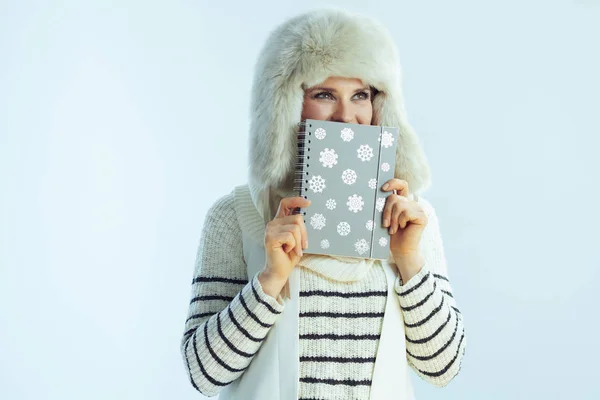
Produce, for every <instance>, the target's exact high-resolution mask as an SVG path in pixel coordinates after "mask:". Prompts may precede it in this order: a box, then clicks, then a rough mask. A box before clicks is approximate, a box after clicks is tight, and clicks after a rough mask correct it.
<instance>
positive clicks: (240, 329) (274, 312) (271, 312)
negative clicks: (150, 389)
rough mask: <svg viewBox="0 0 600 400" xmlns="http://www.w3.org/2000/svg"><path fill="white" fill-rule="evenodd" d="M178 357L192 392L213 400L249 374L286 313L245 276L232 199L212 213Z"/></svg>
mask: <svg viewBox="0 0 600 400" xmlns="http://www.w3.org/2000/svg"><path fill="white" fill-rule="evenodd" d="M190 297H191V300H190V303H189V308H188V314H187V319H186V321H185V327H184V333H183V337H182V339H181V343H180V351H181V354H182V356H183V362H184V365H185V367H186V370H187V373H188V377H189V380H190V383H191V384H192V386H193V387H194V388H195V389H196V390H197V391H199V392H200V393H202V394H203V395H205V396H215V395H216V394H218V393H219V392H220V391H221V390H222V389H223V387H225V386H227V385H228V384H230V383H231V382H233V381H234V380H235V379H237V378H238V377H239V376H240V375H242V374H243V372H244V371H245V370H246V368H247V367H248V365H250V362H251V361H252V358H253V357H254V355H255V354H256V352H257V351H258V350H259V348H260V346H261V344H262V342H263V340H264V339H265V337H266V336H267V334H268V332H269V330H270V328H271V326H273V324H274V323H275V322H276V321H277V318H278V316H279V315H280V314H281V312H282V311H283V308H284V305H283V304H282V303H283V302H282V300H281V297H279V298H278V299H275V298H273V297H271V296H270V295H267V294H266V293H264V291H263V289H262V287H261V285H260V282H259V281H258V274H257V275H255V276H252V277H248V276H247V268H246V264H245V261H244V258H243V253H242V233H241V230H240V227H239V224H238V220H237V217H236V212H235V208H234V199H233V194H232V193H230V194H229V195H226V196H224V197H222V198H220V199H219V200H217V202H215V204H213V206H212V207H211V208H210V209H209V210H208V212H207V215H206V219H205V222H204V226H203V229H202V234H201V238H200V243H199V246H198V249H197V253H196V261H195V267H194V276H193V281H192V287H191V295H190Z"/></svg>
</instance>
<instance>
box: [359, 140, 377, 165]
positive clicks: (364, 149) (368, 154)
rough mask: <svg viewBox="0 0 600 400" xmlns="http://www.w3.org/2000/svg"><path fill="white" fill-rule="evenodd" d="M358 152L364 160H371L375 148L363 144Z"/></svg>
mask: <svg viewBox="0 0 600 400" xmlns="http://www.w3.org/2000/svg"><path fill="white" fill-rule="evenodd" d="M356 153H357V154H358V158H360V160H361V161H362V162H365V161H370V160H371V158H373V148H372V147H371V146H369V145H368V144H361V145H360V147H359V148H358V150H356Z"/></svg>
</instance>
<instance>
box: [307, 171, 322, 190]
mask: <svg viewBox="0 0 600 400" xmlns="http://www.w3.org/2000/svg"><path fill="white" fill-rule="evenodd" d="M308 186H309V187H310V190H312V191H313V192H315V193H321V192H322V191H323V189H325V179H323V178H322V177H321V175H315V176H313V177H312V178H310V181H308Z"/></svg>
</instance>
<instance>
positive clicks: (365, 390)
mask: <svg viewBox="0 0 600 400" xmlns="http://www.w3.org/2000/svg"><path fill="white" fill-rule="evenodd" d="M428 208H429V211H430V212H429V224H428V225H431V226H432V227H433V228H435V229H436V230H437V231H438V232H439V228H438V226H437V219H436V217H435V213H434V211H433V208H432V207H430V206H429V207H428ZM426 211H427V210H426ZM241 235H242V233H241V230H240V227H239V225H238V220H237V218H236V212H235V209H234V203H233V195H232V194H229V195H226V196H224V197H222V198H221V199H219V200H218V201H217V202H216V203H215V204H214V205H213V206H212V207H211V209H210V210H209V211H208V213H207V216H206V221H205V223H204V228H203V230H202V234H201V239H200V244H199V246H198V251H197V254H196V264H195V270H194V277H193V282H192V288H191V301H190V305H189V310H188V316H187V319H186V322H185V330H184V334H183V337H182V340H181V352H182V356H183V360H184V363H185V366H186V368H187V371H188V377H189V380H190V382H191V384H192V385H193V386H194V388H195V389H196V390H198V391H199V392H200V393H202V394H204V395H206V396H214V395H216V394H218V393H219V391H220V390H221V389H222V388H223V387H224V386H226V385H227V384H229V383H230V382H232V381H234V380H235V379H236V378H237V377H239V376H240V375H241V374H242V373H243V372H244V370H245V369H246V368H247V367H248V365H249V364H250V362H251V361H252V357H253V356H254V354H255V353H256V352H257V351H258V350H259V349H260V345H261V343H262V341H263V340H264V338H265V337H266V335H267V334H268V332H269V329H270V327H271V326H273V324H275V323H276V322H277V318H278V316H279V314H281V312H282V311H283V308H284V305H283V302H282V301H281V298H278V299H275V298H273V297H271V296H269V295H267V294H266V293H264V291H263V290H262V287H261V285H260V282H259V281H258V276H257V275H255V276H252V277H248V276H247V271H246V265H245V263H244V260H243V257H242V239H241ZM440 246H441V241H440ZM439 252H440V254H438V256H440V255H441V257H443V252H442V249H441V248H440V249H439ZM424 256H425V259H426V260H428V258H427V256H426V255H424ZM437 264H439V263H431V262H429V263H428V262H426V265H425V266H424V267H423V268H422V269H421V271H420V272H419V273H418V274H416V275H415V276H413V277H412V278H411V279H410V280H409V281H408V282H406V283H404V284H403V282H401V280H400V279H397V280H396V282H395V289H396V292H397V295H398V297H397V301H399V302H400V305H401V308H402V310H403V314H404V320H405V327H406V337H405V338H401V340H403V339H405V340H406V348H407V358H406V360H398V361H399V362H408V364H409V365H410V366H411V368H412V369H413V370H414V371H415V373H416V374H417V375H419V376H420V377H421V378H423V379H425V380H427V381H428V382H430V383H432V384H434V385H436V386H445V385H447V384H448V383H449V382H450V381H451V380H452V379H453V378H454V376H456V375H457V374H458V372H459V370H460V366H461V361H462V357H463V355H464V352H465V349H466V340H465V335H464V327H463V321H462V315H461V313H460V311H459V310H458V309H457V308H456V302H455V300H454V297H453V295H452V289H451V287H450V282H449V280H448V278H447V274H446V271H442V270H434V271H432V270H431V269H430V268H428V267H429V266H430V265H437ZM442 265H444V266H445V264H444V263H443V264H442ZM297 268H300V273H301V280H300V303H299V304H300V318H299V335H300V337H299V339H300V354H299V357H300V366H299V367H300V369H299V372H300V374H299V376H300V385H299V399H306V400H308V399H323V400H324V399H368V398H369V389H370V384H371V377H372V373H373V366H374V363H375V356H376V353H377V346H378V343H379V335H380V331H381V325H382V321H383V313H384V310H385V303H386V294H387V290H386V289H387V287H386V276H385V272H384V270H383V267H382V266H381V264H380V263H371V264H370V265H369V266H368V267H366V268H368V270H365V269H364V268H363V269H362V270H360V271H357V272H356V274H355V276H349V275H348V273H347V272H346V273H345V274H344V281H339V280H334V279H331V277H329V276H326V274H321V273H319V270H318V268H314V269H309V268H304V267H301V266H299V267H297ZM325 268H327V267H326V266H325ZM444 269H445V268H444ZM324 271H325V270H323V271H322V272H324Z"/></svg>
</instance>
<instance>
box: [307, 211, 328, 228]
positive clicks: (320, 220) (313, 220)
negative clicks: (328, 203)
mask: <svg viewBox="0 0 600 400" xmlns="http://www.w3.org/2000/svg"><path fill="white" fill-rule="evenodd" d="M325 222H326V219H325V216H323V214H315V215H313V216H312V217H310V225H311V226H312V227H313V229H316V230H318V231H320V230H321V229H323V228H325Z"/></svg>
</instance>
